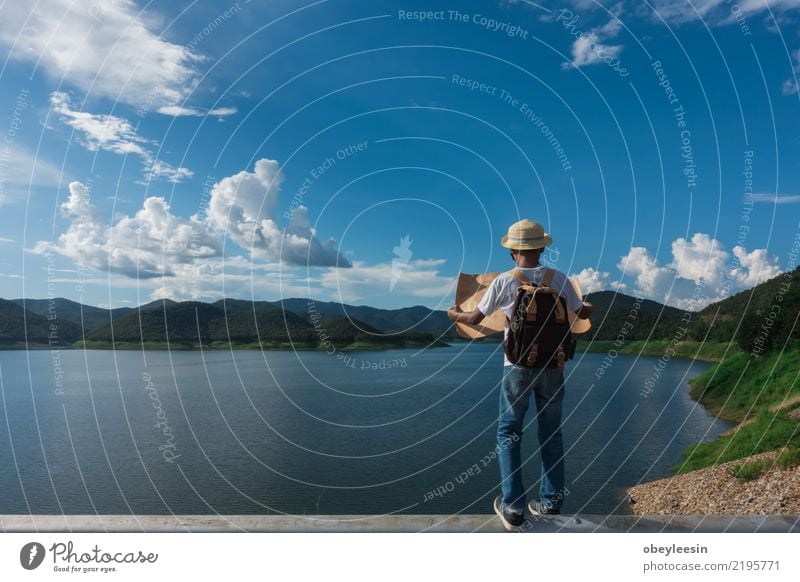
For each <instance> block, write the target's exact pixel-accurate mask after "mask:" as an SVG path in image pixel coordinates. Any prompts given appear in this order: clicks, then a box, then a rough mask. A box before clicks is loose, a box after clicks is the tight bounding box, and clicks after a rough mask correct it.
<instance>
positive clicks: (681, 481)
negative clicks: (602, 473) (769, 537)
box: [628, 451, 800, 515]
mask: <svg viewBox="0 0 800 582" xmlns="http://www.w3.org/2000/svg"><path fill="white" fill-rule="evenodd" d="M776 456H777V453H776V452H775V451H771V452H768V453H761V454H759V455H753V456H751V457H747V458H746V459H738V460H736V461H731V462H728V463H724V464H722V465H717V466H716V467H709V468H707V469H700V470H698V471H692V472H691V473H686V474H684V475H677V476H675V477H668V478H666V479H660V480H658V481H652V482H650V483H643V484H642V485H637V486H636V487H632V488H630V489H628V495H629V496H630V499H631V510H632V511H633V513H635V514H638V515H723V514H724V515H776V514H788V515H800V466H798V467H792V468H790V469H786V470H783V469H780V468H779V467H778V466H777V465H774V466H772V467H771V468H770V469H769V470H768V471H767V472H766V473H765V474H764V475H762V476H761V477H759V478H758V479H755V480H753V481H750V482H748V483H740V482H739V481H738V480H737V479H736V477H733V476H732V475H731V474H730V473H729V469H731V468H732V467H734V466H735V465H738V464H740V463H742V462H745V461H752V460H758V459H764V458H768V459H770V460H774V458H775V457H776Z"/></svg>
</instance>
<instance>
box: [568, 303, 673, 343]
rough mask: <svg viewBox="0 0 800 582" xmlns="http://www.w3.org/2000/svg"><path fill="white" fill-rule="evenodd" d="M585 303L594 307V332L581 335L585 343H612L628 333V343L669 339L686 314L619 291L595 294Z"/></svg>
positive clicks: (591, 330)
mask: <svg viewBox="0 0 800 582" xmlns="http://www.w3.org/2000/svg"><path fill="white" fill-rule="evenodd" d="M584 301H588V302H589V303H591V304H592V306H593V307H594V313H593V314H592V328H591V329H590V330H589V331H588V332H587V333H586V334H582V335H580V336H579V337H580V339H582V340H583V339H585V340H613V339H616V338H617V336H618V335H619V334H620V333H623V331H624V333H625V339H626V340H640V339H641V340H644V339H647V338H648V337H649V338H650V339H661V338H666V337H670V336H671V335H672V334H673V333H674V332H675V331H676V330H677V329H678V328H679V327H680V320H681V317H682V316H683V315H684V311H682V310H680V309H676V308H674V307H669V306H667V305H663V304H661V303H658V302H657V301H651V300H650V299H643V300H642V301H638V300H637V299H636V298H635V297H631V296H630V295H626V294H625V293H619V292H617V291H595V292H594V293H589V294H588V295H587V296H586V297H585V298H584Z"/></svg>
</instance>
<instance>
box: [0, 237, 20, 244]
mask: <svg viewBox="0 0 800 582" xmlns="http://www.w3.org/2000/svg"><path fill="white" fill-rule="evenodd" d="M13 242H16V241H14V239H13V238H6V237H4V236H0V243H13Z"/></svg>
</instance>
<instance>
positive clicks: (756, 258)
mask: <svg viewBox="0 0 800 582" xmlns="http://www.w3.org/2000/svg"><path fill="white" fill-rule="evenodd" d="M733 254H734V255H735V256H736V258H738V259H739V265H740V266H739V267H737V268H736V269H733V271H732V272H731V274H732V275H733V277H734V279H735V280H736V281H737V282H738V283H739V287H741V288H744V289H747V288H750V287H754V286H756V285H758V284H759V283H763V282H764V281H767V280H769V279H772V278H773V277H777V276H778V275H779V274H780V273H781V268H780V263H779V262H778V259H777V258H775V257H770V256H769V255H768V254H767V251H766V249H756V250H754V251H752V252H750V253H748V252H747V251H746V250H745V249H744V247H740V246H736V247H733Z"/></svg>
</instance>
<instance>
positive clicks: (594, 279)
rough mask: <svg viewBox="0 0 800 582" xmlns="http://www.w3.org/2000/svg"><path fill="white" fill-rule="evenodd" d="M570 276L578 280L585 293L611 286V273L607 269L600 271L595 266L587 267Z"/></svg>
mask: <svg viewBox="0 0 800 582" xmlns="http://www.w3.org/2000/svg"><path fill="white" fill-rule="evenodd" d="M570 278H571V279H577V280H578V283H580V286H581V291H582V292H583V294H584V295H588V294H589V293H594V292H595V291H602V290H604V289H608V288H609V287H610V286H611V282H610V279H611V273H608V272H607V271H598V270H596V269H594V268H593V267H586V268H585V269H583V270H582V271H581V272H580V273H577V274H573V275H571V276H570Z"/></svg>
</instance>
